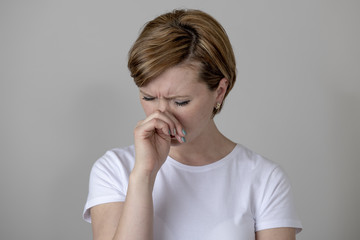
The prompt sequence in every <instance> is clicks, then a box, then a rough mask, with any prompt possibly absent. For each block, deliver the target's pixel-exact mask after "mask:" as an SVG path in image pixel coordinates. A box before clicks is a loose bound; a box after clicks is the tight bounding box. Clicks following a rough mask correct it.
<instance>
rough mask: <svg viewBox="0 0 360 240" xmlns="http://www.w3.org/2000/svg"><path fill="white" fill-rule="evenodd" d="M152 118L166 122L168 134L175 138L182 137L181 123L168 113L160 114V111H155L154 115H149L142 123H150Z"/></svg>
mask: <svg viewBox="0 0 360 240" xmlns="http://www.w3.org/2000/svg"><path fill="white" fill-rule="evenodd" d="M154 118H158V119H161V120H163V121H164V122H167V124H168V125H169V130H170V134H171V135H172V136H176V135H181V136H183V131H182V130H181V129H183V127H182V125H181V123H180V122H179V120H177V118H176V117H175V116H174V115H173V114H171V113H170V112H161V111H159V110H157V111H155V112H154V113H152V114H151V115H149V116H148V117H147V118H146V119H145V120H144V122H147V121H151V120H152V119H154Z"/></svg>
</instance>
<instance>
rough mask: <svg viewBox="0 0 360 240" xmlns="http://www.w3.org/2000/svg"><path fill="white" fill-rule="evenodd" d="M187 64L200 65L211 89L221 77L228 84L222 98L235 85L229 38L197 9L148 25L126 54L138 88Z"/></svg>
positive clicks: (207, 15)
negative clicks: (172, 69) (169, 70)
mask: <svg viewBox="0 0 360 240" xmlns="http://www.w3.org/2000/svg"><path fill="white" fill-rule="evenodd" d="M186 62H189V63H191V62H199V63H200V69H199V80H200V81H203V82H204V83H206V85H207V86H208V88H209V89H210V90H215V89H216V88H217V87H218V85H219V82H220V80H221V79H223V78H226V79H227V80H228V82H229V85H228V88H227V91H226V93H225V97H226V96H227V95H228V93H229V92H230V90H231V89H232V87H233V86H234V83H235V80H236V63H235V57H234V52H233V49H232V46H231V44H230V41H229V38H228V36H227V34H226V32H225V30H224V29H223V27H222V26H221V25H220V24H219V23H218V22H217V21H216V20H215V19H214V18H213V17H211V16H210V15H209V14H207V13H205V12H202V11H200V10H174V11H172V12H169V13H165V14H163V15H160V16H158V17H156V18H155V19H154V20H152V21H150V22H148V23H147V24H146V25H145V27H144V28H143V30H142V32H141V33H140V35H139V37H138V38H137V40H136V41H135V43H134V45H133V46H132V48H131V49H130V51H129V61H128V68H129V70H130V72H131V76H132V77H133V79H134V81H135V83H136V85H137V86H138V87H141V86H145V85H146V84H147V83H149V82H150V81H151V80H152V79H154V78H156V77H158V76H159V75H160V74H162V73H163V72H164V71H165V70H167V69H169V68H171V67H174V66H176V65H179V64H182V63H186ZM224 99H225V98H224ZM220 109H221V108H220ZM220 109H218V110H216V109H214V114H216V113H218V112H219V111H220Z"/></svg>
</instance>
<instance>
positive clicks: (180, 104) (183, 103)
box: [175, 100, 190, 107]
mask: <svg viewBox="0 0 360 240" xmlns="http://www.w3.org/2000/svg"><path fill="white" fill-rule="evenodd" d="M189 102H190V100H187V101H182V102H175V104H176V105H177V106H179V107H182V106H185V105H187V104H188V103H189Z"/></svg>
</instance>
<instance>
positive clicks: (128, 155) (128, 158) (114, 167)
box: [92, 145, 135, 175]
mask: <svg viewBox="0 0 360 240" xmlns="http://www.w3.org/2000/svg"><path fill="white" fill-rule="evenodd" d="M134 163H135V148H134V146H133V145H131V146H127V147H122V148H113V149H111V150H108V151H106V152H105V154H104V155H103V156H102V157H100V158H99V159H98V160H97V161H96V162H95V163H94V165H93V167H92V173H94V172H97V173H103V174H106V175H108V174H110V173H115V172H116V173H119V172H121V173H122V174H121V175H128V174H129V173H130V172H131V170H132V168H133V167H134Z"/></svg>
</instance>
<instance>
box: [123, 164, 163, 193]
mask: <svg viewBox="0 0 360 240" xmlns="http://www.w3.org/2000/svg"><path fill="white" fill-rule="evenodd" d="M156 174H157V172H153V171H145V170H142V169H139V168H136V167H134V169H133V170H132V171H131V173H130V178H129V181H130V182H131V183H133V184H139V185H141V186H143V187H146V186H148V187H150V188H151V189H152V188H153V187H154V183H155V178H156Z"/></svg>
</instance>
